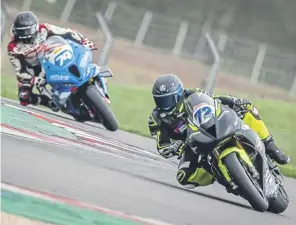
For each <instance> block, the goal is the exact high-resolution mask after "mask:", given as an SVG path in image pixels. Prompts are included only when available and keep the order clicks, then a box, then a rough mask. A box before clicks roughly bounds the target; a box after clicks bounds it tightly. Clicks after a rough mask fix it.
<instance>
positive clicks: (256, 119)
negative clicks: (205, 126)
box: [148, 74, 290, 188]
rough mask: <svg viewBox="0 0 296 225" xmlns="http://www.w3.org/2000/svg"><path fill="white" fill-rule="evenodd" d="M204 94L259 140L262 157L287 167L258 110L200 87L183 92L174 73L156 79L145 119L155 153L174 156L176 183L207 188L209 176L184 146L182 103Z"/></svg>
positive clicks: (184, 130) (286, 157)
mask: <svg viewBox="0 0 296 225" xmlns="http://www.w3.org/2000/svg"><path fill="white" fill-rule="evenodd" d="M199 93H204V94H207V95H209V96H210V97H212V98H214V99H219V100H220V101H221V103H222V104H223V105H227V106H228V107H230V108H232V109H233V110H234V111H235V112H236V113H237V114H238V116H239V117H240V118H241V119H242V120H243V121H244V122H245V124H247V125H248V126H249V127H250V128H251V129H252V130H254V131H255V132H256V133H257V134H258V136H259V137H260V138H261V140H262V141H263V143H264V145H265V148H266V154H268V155H269V156H270V158H271V159H273V160H275V161H276V162H277V163H279V164H287V163H288V162H289V161H290V157H289V156H287V155H286V154H284V153H283V152H282V151H281V150H280V149H279V148H278V146H277V145H276V143H275V141H274V139H273V137H272V135H271V134H270V133H269V131H268V129H267V127H266V126H265V124H264V122H263V121H262V120H261V118H260V115H259V112H258V110H257V109H256V108H255V106H254V105H253V104H252V103H251V102H250V101H249V100H247V99H244V98H237V97H234V96H214V95H212V94H210V93H208V92H206V91H204V90H202V89H200V88H195V89H184V88H183V84H182V81H181V80H180V79H179V78H178V77H177V76H176V75H174V74H164V75H161V76H159V77H158V78H157V79H156V81H155V82H154V85H153V88H152V94H153V99H154V102H155V105H156V107H155V108H154V109H153V110H152V113H151V114H150V116H149V118H148V127H149V130H150V134H151V136H154V137H156V142H157V150H158V152H159V153H160V154H161V155H162V156H163V157H164V158H171V157H173V156H176V155H177V156H178V157H179V158H180V162H179V165H178V172H177V177H176V178H177V180H178V182H179V183H180V184H181V185H183V186H184V187H186V188H194V187H197V186H205V185H210V184H212V183H213V182H214V178H213V176H212V175H211V174H210V173H208V172H206V170H204V169H203V168H200V167H199V165H198V162H197V160H196V157H197V156H196V155H194V153H193V151H190V150H188V151H187V149H186V148H187V147H186V145H185V143H184V142H185V140H186V137H187V135H186V130H187V126H186V123H185V119H186V118H185V117H186V115H185V111H184V104H183V102H184V100H185V99H187V98H188V97H189V96H190V95H198V94H199Z"/></svg>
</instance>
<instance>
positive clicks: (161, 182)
mask: <svg viewBox="0 0 296 225" xmlns="http://www.w3.org/2000/svg"><path fill="white" fill-rule="evenodd" d="M106 169H108V170H112V171H115V172H119V173H124V174H126V175H128V176H132V177H136V178H138V179H141V180H146V181H150V182H153V183H157V184H160V185H164V186H167V187H170V188H174V189H177V190H182V191H186V192H188V193H191V194H195V195H199V196H202V197H205V198H210V199H213V200H217V201H220V202H225V203H228V204H231V205H235V206H239V207H242V208H245V209H250V210H254V209H253V208H252V207H251V206H248V205H245V204H242V203H239V202H235V201H232V200H227V199H224V198H220V197H218V196H213V195H210V194H206V193H202V192H198V191H193V190H189V189H185V188H182V187H178V186H175V185H172V184H168V183H166V182H163V181H158V180H155V179H152V178H148V177H143V176H140V175H136V174H132V173H129V172H127V171H124V170H120V169H114V168H109V167H107V168H106Z"/></svg>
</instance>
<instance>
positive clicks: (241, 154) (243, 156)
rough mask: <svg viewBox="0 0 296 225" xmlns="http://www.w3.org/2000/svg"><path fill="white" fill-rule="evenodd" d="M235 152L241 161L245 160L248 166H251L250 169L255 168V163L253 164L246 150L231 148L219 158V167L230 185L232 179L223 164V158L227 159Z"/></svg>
mask: <svg viewBox="0 0 296 225" xmlns="http://www.w3.org/2000/svg"><path fill="white" fill-rule="evenodd" d="M233 152H235V153H236V154H237V155H238V156H239V158H240V159H241V160H243V161H244V162H245V163H246V164H247V165H248V166H250V167H251V166H253V163H252V162H251V160H250V158H249V156H248V154H247V153H246V151H245V150H244V149H240V148H238V147H230V148H227V149H225V150H224V151H223V152H222V153H221V154H220V156H219V160H218V167H219V169H220V171H221V172H222V174H223V176H224V178H225V179H226V181H227V182H228V183H229V182H231V178H230V176H229V174H228V171H227V168H226V166H225V165H224V163H223V158H225V157H226V156H227V155H229V154H231V153H233Z"/></svg>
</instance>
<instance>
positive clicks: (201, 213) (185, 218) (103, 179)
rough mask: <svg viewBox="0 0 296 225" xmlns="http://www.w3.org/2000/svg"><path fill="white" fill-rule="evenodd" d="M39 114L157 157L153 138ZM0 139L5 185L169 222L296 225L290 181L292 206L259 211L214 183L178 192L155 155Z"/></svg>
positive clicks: (167, 165) (295, 195) (169, 166)
mask: <svg viewBox="0 0 296 225" xmlns="http://www.w3.org/2000/svg"><path fill="white" fill-rule="evenodd" d="M2 102H3V99H2ZM10 104H12V103H10ZM15 105H16V104H15ZM16 106H18V107H20V106H19V105H16ZM32 111H34V110H32ZM35 111H36V110H35ZM36 112H38V113H42V112H40V111H36ZM42 114H44V115H46V116H48V117H51V118H55V119H58V120H60V121H64V122H66V123H68V124H72V125H75V126H79V127H82V128H84V129H87V130H88V131H92V132H95V133H97V134H101V135H103V136H106V138H107V137H108V138H112V139H116V140H118V141H121V142H125V143H128V144H134V145H137V146H139V147H141V148H145V149H147V150H148V151H151V152H152V153H155V143H154V141H153V140H151V139H147V138H143V137H139V136H136V135H133V134H129V133H127V132H123V131H118V132H115V133H111V132H108V131H106V130H105V129H103V128H102V127H100V126H97V125H95V126H93V125H88V124H81V123H77V122H75V121H72V120H69V119H65V118H62V117H59V116H55V115H52V114H48V113H42ZM1 138H2V143H1V147H2V149H1V150H2V162H1V164H2V182H3V183H8V184H12V185H17V186H20V187H24V188H30V189H33V190H36V191H42V192H49V193H52V194H56V195H60V196H64V197H69V198H72V199H75V200H79V201H83V202H86V203H90V204H95V205H99V206H103V207H106V208H110V209H114V210H119V211H123V212H126V213H132V214H134V215H138V216H142V217H147V218H153V219H158V220H162V221H164V222H168V223H172V224H180V225H185V224H208V225H212V224H231V223H232V224H246V225H249V224H250V223H252V224H282V225H288V224H296V203H295V202H296V192H295V187H296V180H294V179H288V178H286V179H285V181H286V187H287V190H288V193H289V197H290V205H289V208H288V209H287V210H286V211H285V212H284V213H283V214H282V215H274V214H271V213H259V212H256V211H254V210H252V209H251V208H250V207H249V204H248V203H247V202H246V201H245V200H243V199H241V198H239V197H236V196H233V195H230V194H228V193H227V192H226V191H225V190H224V188H223V187H221V186H219V185H218V184H214V185H211V186H208V187H202V188H198V189H195V190H194V191H192V190H185V189H183V188H181V187H180V186H179V185H178V184H177V182H176V180H175V171H176V169H175V167H176V166H175V164H174V163H173V162H170V161H167V160H166V161H165V160H162V159H161V158H158V157H154V160H144V159H143V158H144V157H138V158H137V157H135V158H131V159H126V158H124V157H117V156H116V155H108V154H105V153H103V152H100V151H96V152H93V151H86V150H84V149H73V148H71V147H67V146H58V145H54V144H50V143H48V144H47V143H40V142H37V141H32V140H26V139H22V138H20V137H15V136H11V135H7V134H4V133H1Z"/></svg>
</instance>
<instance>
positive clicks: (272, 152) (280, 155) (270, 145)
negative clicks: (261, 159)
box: [263, 135, 291, 165]
mask: <svg viewBox="0 0 296 225" xmlns="http://www.w3.org/2000/svg"><path fill="white" fill-rule="evenodd" d="M263 143H264V145H265V149H266V154H267V155H269V157H270V158H271V159H273V160H274V161H276V162H277V163H278V164H281V165H284V164H287V163H289V162H290V160H291V158H290V156H288V155H286V154H285V153H284V152H282V151H281V150H280V149H279V147H278V146H277V145H276V143H275V141H274V140H273V138H272V136H271V135H270V136H268V137H267V138H266V139H264V140H263Z"/></svg>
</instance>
